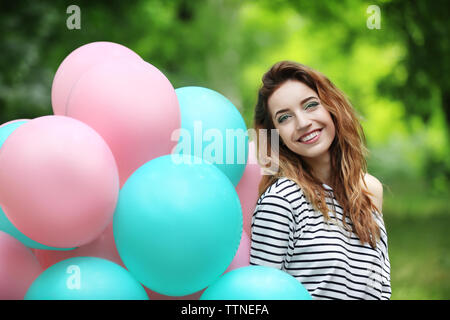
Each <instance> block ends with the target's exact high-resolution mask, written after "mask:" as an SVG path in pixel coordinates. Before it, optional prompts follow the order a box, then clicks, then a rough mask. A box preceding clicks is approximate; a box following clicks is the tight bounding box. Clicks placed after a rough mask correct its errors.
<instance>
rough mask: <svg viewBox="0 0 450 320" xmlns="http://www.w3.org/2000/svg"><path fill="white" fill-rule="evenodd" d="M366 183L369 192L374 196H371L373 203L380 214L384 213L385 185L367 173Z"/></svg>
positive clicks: (365, 176)
mask: <svg viewBox="0 0 450 320" xmlns="http://www.w3.org/2000/svg"><path fill="white" fill-rule="evenodd" d="M364 181H365V183H366V185H367V188H368V191H369V192H370V193H371V194H372V195H373V196H371V199H372V201H373V202H374V204H375V206H376V207H377V208H378V211H379V212H382V208H383V184H382V183H381V182H380V180H378V179H377V178H375V177H374V176H372V175H370V174H369V173H366V174H365V175H364Z"/></svg>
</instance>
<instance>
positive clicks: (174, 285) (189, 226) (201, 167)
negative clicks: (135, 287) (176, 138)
mask: <svg viewBox="0 0 450 320" xmlns="http://www.w3.org/2000/svg"><path fill="white" fill-rule="evenodd" d="M175 159H176V160H175ZM113 230H114V239H115V242H116V246H117V250H118V252H119V255H120V257H121V259H122V261H123V263H124V264H125V266H126V267H127V269H128V270H129V271H130V272H131V273H132V274H133V275H134V276H135V277H136V279H138V281H139V282H141V283H142V284H143V285H145V286H146V287H148V288H149V289H151V290H153V291H155V292H157V293H160V294H164V295H168V296H184V295H188V294H191V293H194V292H197V291H199V290H201V289H204V288H205V287H207V286H208V285H209V284H210V283H212V282H213V281H214V280H215V279H217V278H218V277H219V276H220V275H221V274H222V273H223V272H225V270H226V269H227V267H228V265H229V264H230V263H231V261H232V260H233V258H234V255H235V254H236V252H237V249H238V246H239V242H240V239H241V233H242V210H241V205H240V201H239V197H238V195H237V193H236V190H235V188H234V186H233V184H232V183H231V182H230V180H229V179H228V178H227V177H226V176H225V174H223V173H222V171H220V170H219V169H218V168H217V167H215V166H214V165H212V164H210V163H208V162H206V161H204V160H202V159H200V158H197V157H195V156H191V155H183V156H177V155H173V156H172V155H166V156H162V157H159V158H156V159H153V160H151V161H149V162H147V163H146V164H144V165H143V166H141V167H140V168H138V169H137V170H136V171H135V172H134V173H133V174H132V175H131V177H130V178H129V179H128V180H127V182H126V183H125V184H124V186H123V187H122V189H121V191H120V193H119V200H118V203H117V207H116V211H115V213H114V220H113Z"/></svg>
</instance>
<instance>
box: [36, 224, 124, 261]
mask: <svg viewBox="0 0 450 320" xmlns="http://www.w3.org/2000/svg"><path fill="white" fill-rule="evenodd" d="M34 254H35V255H36V258H37V259H38V260H39V263H40V264H41V266H42V267H43V268H44V269H47V268H49V267H50V266H52V265H54V264H56V263H58V262H60V261H63V260H66V259H69V258H75V257H96V258H102V259H106V260H109V261H112V262H114V263H117V264H118V265H120V266H122V267H125V265H124V264H123V262H122V260H121V259H120V256H119V253H118V252H117V249H116V244H115V242H114V236H113V226H112V221H111V223H110V224H109V225H108V226H107V227H106V229H105V231H103V233H102V234H101V235H100V236H99V237H98V238H97V239H95V240H94V241H92V242H90V243H87V244H85V245H82V246H80V247H78V248H75V249H74V250H71V251H55V250H34Z"/></svg>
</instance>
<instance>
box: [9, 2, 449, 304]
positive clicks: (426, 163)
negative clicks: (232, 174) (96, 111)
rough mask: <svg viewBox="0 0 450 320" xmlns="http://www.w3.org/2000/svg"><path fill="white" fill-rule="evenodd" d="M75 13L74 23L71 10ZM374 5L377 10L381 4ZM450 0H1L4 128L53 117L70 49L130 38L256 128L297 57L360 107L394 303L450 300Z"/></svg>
mask: <svg viewBox="0 0 450 320" xmlns="http://www.w3.org/2000/svg"><path fill="white" fill-rule="evenodd" d="M70 5H77V6H78V7H79V9H80V13H81V15H80V19H79V29H69V28H68V25H69V26H71V25H74V23H76V22H77V21H75V20H74V16H73V13H74V11H69V13H68V12H67V9H68V7H69V6H70ZM374 6H375V7H374ZM449 6H450V5H449V3H448V1H444V0H435V1H425V0H418V1H407V0H384V1H361V0H340V1H325V0H322V1H306V0H305V1H301V0H292V1H289V0H285V1H282V0H258V1H237V0H196V1H189V0H171V1H166V0H137V1H119V0H109V1H12V2H9V1H8V2H6V1H2V2H1V4H0V124H1V123H4V122H7V121H10V120H14V119H24V118H25V119H32V118H35V117H39V116H43V115H49V114H52V108H51V85H52V81H53V77H54V75H55V72H56V70H57V68H58V66H59V64H60V63H61V62H62V61H63V59H64V58H65V57H66V56H67V55H68V54H69V53H70V52H72V51H73V50H75V49H76V48H78V47H80V46H82V45H84V44H87V43H89V42H93V41H112V42H116V43H120V44H122V45H125V46H127V47H128V48H130V49H132V50H134V51H135V52H137V53H138V54H139V55H140V56H141V57H142V58H143V59H144V60H146V61H148V62H150V63H151V64H153V65H154V66H156V67H157V68H158V69H160V70H161V71H162V72H163V73H164V74H165V75H166V77H167V78H168V79H169V80H170V81H171V83H172V85H173V86H174V87H175V88H179V87H182V86H188V85H195V86H202V87H207V88H211V89H213V90H216V91H218V92H220V93H222V94H223V95H225V96H226V97H228V98H229V99H230V100H231V101H232V102H233V103H234V105H235V106H236V107H237V108H238V109H239V110H240V112H241V114H242V116H243V117H244V119H245V122H246V124H247V127H248V128H251V127H252V117H253V109H254V106H255V104H256V96H257V90H258V88H259V87H260V85H261V77H262V75H263V73H264V72H266V71H267V70H268V69H269V68H270V66H271V65H272V64H274V63H275V62H277V61H280V60H294V61H297V62H300V63H303V64H306V65H308V66H310V67H312V68H314V69H316V70H318V71H321V72H322V73H324V74H325V75H327V76H328V77H329V78H330V80H331V81H332V82H334V83H335V84H336V85H337V86H338V87H339V88H340V89H342V90H343V91H344V92H345V93H346V95H347V96H348V98H349V99H350V101H351V102H352V104H353V105H354V107H355V108H356V110H357V111H358V112H359V114H360V116H361V119H362V124H363V127H364V130H365V134H366V138H367V145H368V148H369V150H370V154H369V157H368V164H369V172H370V173H371V174H372V175H374V176H376V177H377V178H378V179H379V180H380V181H381V182H382V183H383V184H384V206H383V207H384V209H383V214H384V218H385V222H386V227H387V230H388V236H389V255H390V261H391V281H392V299H449V298H450V276H449V271H450V254H449V249H450V237H449V236H448V233H447V232H448V230H447V229H448V228H449V227H450V205H449V195H450V182H449V181H450V148H449V141H450V140H449V124H450V77H449V76H448V75H449V74H450V66H449V57H450V43H449V41H450V37H449V31H450V20H449V19H448V15H447V13H448V10H449Z"/></svg>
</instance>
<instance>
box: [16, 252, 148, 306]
mask: <svg viewBox="0 0 450 320" xmlns="http://www.w3.org/2000/svg"><path fill="white" fill-rule="evenodd" d="M25 300H148V295H147V293H146V292H145V289H144V287H143V286H142V285H141V284H140V283H139V282H137V281H136V279H134V278H133V276H132V275H131V274H130V273H129V272H128V271H127V270H125V269H124V268H123V267H121V266H119V265H118V264H115V263H114V262H111V261H109V260H105V259H100V258H95V257H77V258H70V259H67V260H64V261H60V262H58V263H56V264H54V265H53V266H51V267H49V268H48V269H47V270H45V271H44V272H43V273H42V274H41V275H40V276H39V277H37V278H36V280H35V281H34V282H33V283H32V284H31V286H30V288H29V289H28V291H27V293H26V294H25Z"/></svg>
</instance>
